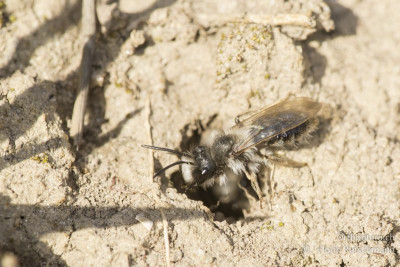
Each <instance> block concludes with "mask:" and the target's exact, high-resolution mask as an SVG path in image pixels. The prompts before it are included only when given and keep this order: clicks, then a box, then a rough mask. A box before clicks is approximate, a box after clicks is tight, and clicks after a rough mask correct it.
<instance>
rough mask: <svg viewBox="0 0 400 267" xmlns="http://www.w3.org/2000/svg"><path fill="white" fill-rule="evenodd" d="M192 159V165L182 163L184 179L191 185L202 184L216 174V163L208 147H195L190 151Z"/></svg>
mask: <svg viewBox="0 0 400 267" xmlns="http://www.w3.org/2000/svg"><path fill="white" fill-rule="evenodd" d="M190 159H191V160H192V161H193V164H192V165H182V175H183V179H184V180H185V182H186V183H187V184H188V186H189V187H194V186H198V185H201V184H203V183H204V182H205V181H207V180H208V179H210V178H212V177H213V176H214V174H215V171H216V165H215V162H214V159H213V158H212V156H211V154H210V150H209V148H208V147H206V146H197V147H195V148H194V149H193V150H192V151H191V153H190ZM184 160H186V159H184Z"/></svg>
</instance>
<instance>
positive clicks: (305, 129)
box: [267, 118, 318, 146]
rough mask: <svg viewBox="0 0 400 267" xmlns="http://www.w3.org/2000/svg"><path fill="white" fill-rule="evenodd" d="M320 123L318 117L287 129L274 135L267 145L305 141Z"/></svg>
mask: <svg viewBox="0 0 400 267" xmlns="http://www.w3.org/2000/svg"><path fill="white" fill-rule="evenodd" d="M317 125H318V120H317V119H316V118H313V119H310V120H308V121H306V122H304V123H302V124H300V125H299V126H297V127H294V128H293V129H290V130H288V131H285V132H283V133H280V134H278V135H277V136H275V137H273V138H272V139H271V140H269V141H268V142H267V146H286V145H287V146H295V145H297V144H299V143H302V142H304V141H305V140H306V139H307V138H308V137H309V136H310V133H312V132H313V131H315V129H316V128H317Z"/></svg>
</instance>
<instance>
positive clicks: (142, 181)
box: [0, 0, 400, 266]
mask: <svg viewBox="0 0 400 267" xmlns="http://www.w3.org/2000/svg"><path fill="white" fill-rule="evenodd" d="M80 8H81V7H80V4H79V1H76V0H59V1H49V0H37V1H29V0H8V1H0V15H1V16H0V19H1V22H0V27H1V28H0V50H1V51H3V52H2V56H1V57H0V118H1V120H0V260H1V263H0V265H2V264H3V265H4V266H17V265H18V263H17V262H19V264H20V265H22V266H40V265H46V266H58V265H61V266H64V265H68V266H91V265H96V266H129V265H135V266H136V265H138V266H146V265H150V266H155V265H165V257H166V256H165V255H166V254H165V247H164V236H163V221H162V216H161V210H162V211H163V212H164V213H165V215H166V219H167V222H168V237H169V241H170V259H171V263H172V264H173V265H174V266H192V265H193V266H194V265H197V266H200V265H205V266H233V265H236V266H245V265H248V266H250V265H251V266H265V265H281V266H283V265H292V266H304V265H307V266H308V265H311V266H320V265H329V266H337V265H340V266H367V265H374V266H394V265H396V264H399V259H400V258H399V252H398V251H399V249H400V222H399V216H400V209H399V204H398V200H399V197H400V191H399V189H400V187H399V181H400V164H399V159H400V147H399V139H400V119H399V114H400V67H399V66H400V65H399V63H400V50H399V48H398V44H399V43H400V32H399V30H398V29H399V28H400V17H399V16H400V15H399V12H398V11H399V10H400V2H399V1H396V0H388V1H379V0H365V1H360V0H350V1H326V2H324V1H322V0H300V1H298V0H290V1H261V0H259V1H258V0H254V1H244V0H243V1H240V0H220V1H214V0H201V1H199V0H177V1H174V0H162V1H155V0H152V1H139V0H135V1H128V0H120V1H119V2H118V1H105V0H104V1H99V2H98V7H97V12H98V18H99V32H101V33H99V35H98V38H97V40H96V52H95V56H94V63H93V72H94V73H93V85H92V88H91V93H90V103H89V107H88V111H87V116H86V129H85V143H84V145H83V146H82V147H81V148H80V150H79V151H77V150H76V148H74V147H72V146H71V140H70V139H69V127H70V123H71V113H72V106H73V102H74V96H75V89H76V87H77V81H78V76H79V62H80V57H81V48H82V43H81V41H80V38H79V30H80ZM243 14H247V15H249V17H250V15H252V16H253V17H254V16H262V17H263V18H264V19H266V20H267V21H268V22H269V24H271V23H272V24H274V23H277V21H279V19H282V17H285V16H282V14H284V15H286V17H285V18H286V19H287V18H293V17H288V15H290V14H291V15H293V14H296V15H301V16H303V17H309V16H312V18H314V22H315V23H314V24H308V25H304V23H303V25H299V22H298V19H297V20H294V21H293V20H292V21H291V22H290V23H289V24H287V25H284V26H276V25H275V26H274V25H272V26H271V25H262V24H259V23H245V22H232V21H233V20H235V19H238V18H239V17H240V16H242V17H243ZM296 21H297V22H296ZM293 23H294V24H295V25H294V24H293ZM296 23H297V24H296ZM300 24H301V23H300ZM289 94H294V95H296V96H308V97H312V98H314V99H316V100H317V101H319V102H321V103H322V104H323V105H324V108H323V110H322V112H321V115H320V119H321V124H320V127H319V130H318V131H317V132H316V133H315V134H314V136H313V138H312V139H311V140H310V142H309V144H307V145H305V146H303V147H301V149H298V150H294V151H288V152H287V153H286V156H287V157H289V158H292V159H295V160H297V161H302V162H307V163H308V165H309V168H307V167H305V168H300V169H294V168H286V167H280V166H276V168H275V170H274V176H273V180H272V182H271V183H269V182H268V179H267V178H266V177H268V170H265V175H261V176H262V177H260V178H261V184H262V189H263V191H264V194H265V195H266V197H265V201H266V203H265V204H266V205H264V208H262V209H260V207H259V205H258V202H257V201H256V200H255V199H253V198H249V199H247V198H245V197H244V196H243V194H239V195H238V196H237V197H235V199H233V201H231V202H229V203H222V204H220V205H219V206H218V205H217V203H216V196H214V195H213V191H212V190H208V191H207V192H205V191H204V190H202V189H199V190H198V191H195V192H187V193H186V194H185V192H183V190H182V188H181V175H180V172H179V171H178V168H173V169H170V170H168V171H167V172H166V173H165V174H164V175H162V176H161V178H157V179H155V180H154V182H153V181H152V180H151V178H149V168H150V167H149V163H150V160H149V153H148V151H147V150H145V149H143V148H141V147H140V145H141V144H147V143H148V135H147V132H146V127H145V125H146V123H147V121H148V111H149V110H148V109H147V108H146V99H150V100H151V115H150V124H151V126H152V134H153V143H154V144H155V145H158V146H165V147H170V148H175V149H188V148H189V147H190V146H192V145H194V144H196V142H199V140H200V139H201V136H204V134H205V133H206V132H207V130H209V129H213V128H226V127H229V126H231V125H233V121H234V118H235V117H236V116H237V115H239V114H241V113H243V112H246V111H247V110H249V109H250V110H251V109H258V108H262V107H264V106H267V105H269V104H272V103H274V102H276V101H277V100H280V99H283V98H284V97H286V96H287V95H289ZM176 160H177V158H176V157H174V156H173V155H169V154H166V153H155V169H156V170H158V169H160V168H161V167H163V166H166V165H167V164H169V163H172V162H174V161H176ZM214 191H218V190H214Z"/></svg>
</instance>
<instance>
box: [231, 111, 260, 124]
mask: <svg viewBox="0 0 400 267" xmlns="http://www.w3.org/2000/svg"><path fill="white" fill-rule="evenodd" d="M257 112H259V110H250V111H247V112H245V113H242V114H240V115H238V116H236V118H235V124H239V123H241V122H242V121H244V120H246V119H248V118H250V117H251V116H252V115H254V114H256V113H257Z"/></svg>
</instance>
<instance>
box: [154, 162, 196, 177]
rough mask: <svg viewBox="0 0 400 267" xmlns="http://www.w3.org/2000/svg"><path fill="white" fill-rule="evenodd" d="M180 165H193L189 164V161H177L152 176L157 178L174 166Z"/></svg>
mask: <svg viewBox="0 0 400 267" xmlns="http://www.w3.org/2000/svg"><path fill="white" fill-rule="evenodd" d="M181 164H192V165H193V162H189V161H177V162H174V163H172V164H170V165H168V166H166V167H164V168H162V169H161V170H159V171H158V172H156V174H154V177H157V176H159V175H160V174H161V173H163V172H165V171H166V170H168V169H169V168H171V167H174V166H176V165H181Z"/></svg>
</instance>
